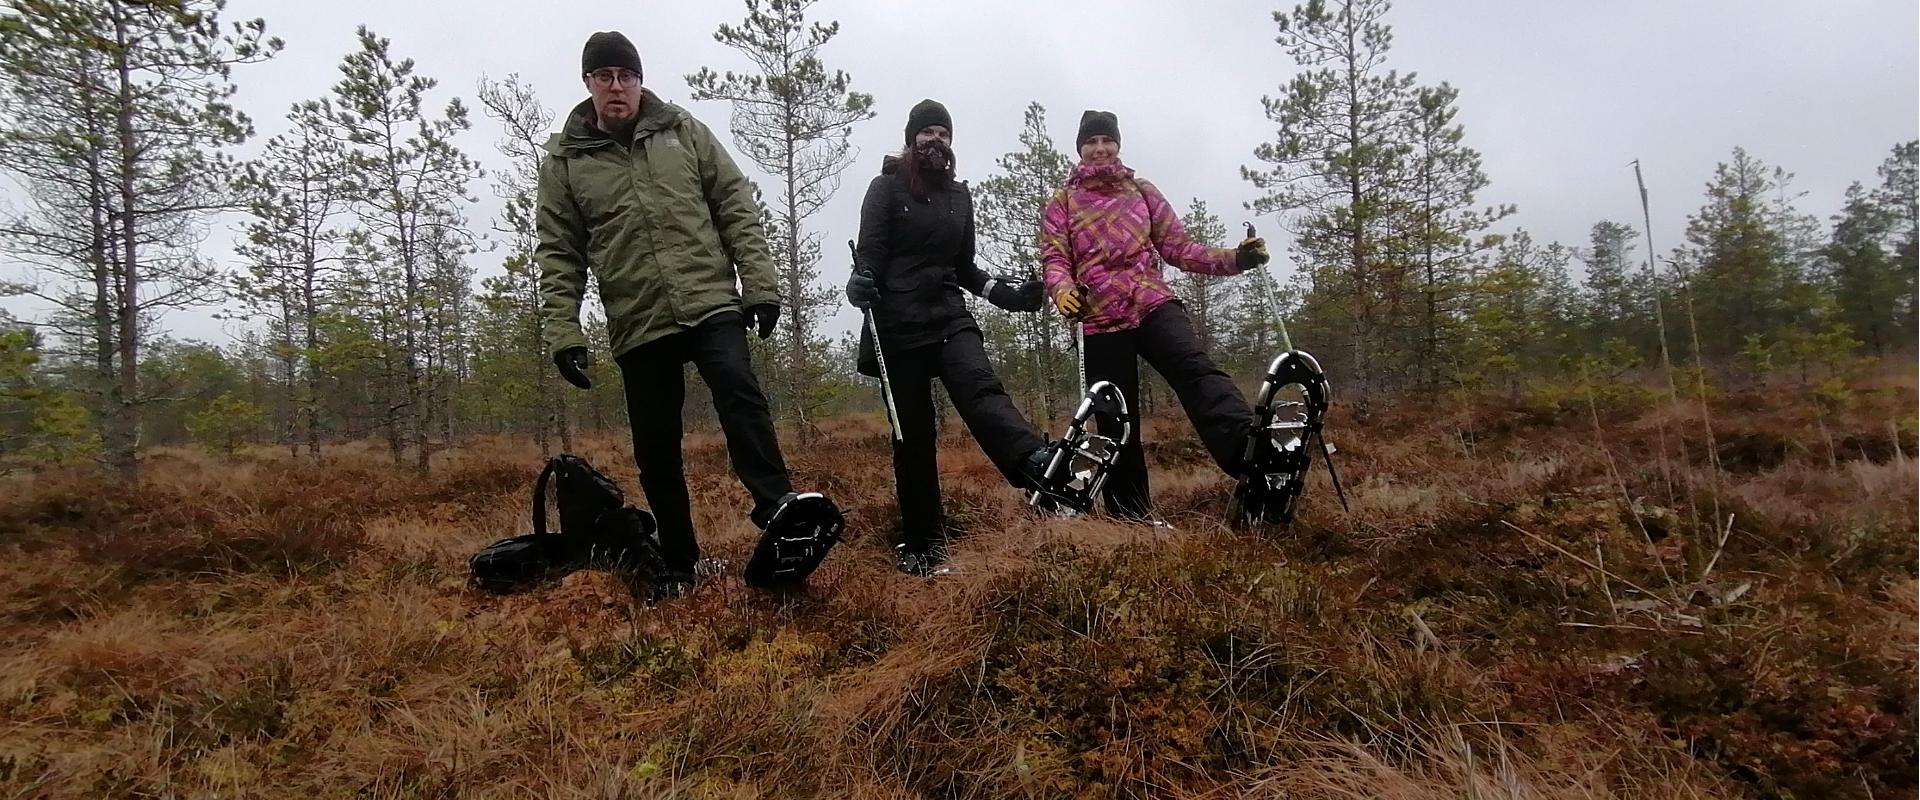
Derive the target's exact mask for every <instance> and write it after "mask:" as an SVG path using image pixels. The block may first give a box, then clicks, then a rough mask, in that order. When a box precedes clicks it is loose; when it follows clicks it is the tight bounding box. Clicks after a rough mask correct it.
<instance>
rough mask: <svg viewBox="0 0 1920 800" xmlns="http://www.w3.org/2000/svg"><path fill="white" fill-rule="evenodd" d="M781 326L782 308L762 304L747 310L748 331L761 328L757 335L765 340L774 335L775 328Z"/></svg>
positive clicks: (770, 304) (771, 304)
mask: <svg viewBox="0 0 1920 800" xmlns="http://www.w3.org/2000/svg"><path fill="white" fill-rule="evenodd" d="M778 324H780V306H778V305H776V304H773V303H761V304H760V305H757V306H754V307H752V308H749V309H747V330H750V331H751V330H754V328H756V327H757V328H759V330H758V331H756V332H757V333H759V334H760V338H762V339H765V338H767V337H769V336H772V335H773V326H775V325H778Z"/></svg>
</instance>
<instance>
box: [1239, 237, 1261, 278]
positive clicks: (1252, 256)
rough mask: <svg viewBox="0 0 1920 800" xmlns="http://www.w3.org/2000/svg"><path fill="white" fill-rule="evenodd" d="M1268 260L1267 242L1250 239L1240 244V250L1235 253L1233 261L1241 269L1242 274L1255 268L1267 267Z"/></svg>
mask: <svg viewBox="0 0 1920 800" xmlns="http://www.w3.org/2000/svg"><path fill="white" fill-rule="evenodd" d="M1267 259H1268V256H1267V240H1265V239H1260V238H1249V239H1247V240H1245V241H1242V242H1241V243H1240V249H1239V250H1237V251H1235V252H1234V259H1233V260H1234V263H1235V264H1236V265H1237V266H1239V267H1240V271H1241V272H1246V271H1247V270H1250V269H1253V268H1255V267H1261V266H1265V265H1266V263H1267Z"/></svg>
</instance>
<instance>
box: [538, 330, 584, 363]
mask: <svg viewBox="0 0 1920 800" xmlns="http://www.w3.org/2000/svg"><path fill="white" fill-rule="evenodd" d="M586 346H587V337H586V334H584V333H582V332H581V331H580V329H579V328H574V329H573V330H570V331H550V332H549V333H548V335H547V355H548V356H557V355H559V354H560V351H562V350H565V349H567V348H569V347H586Z"/></svg>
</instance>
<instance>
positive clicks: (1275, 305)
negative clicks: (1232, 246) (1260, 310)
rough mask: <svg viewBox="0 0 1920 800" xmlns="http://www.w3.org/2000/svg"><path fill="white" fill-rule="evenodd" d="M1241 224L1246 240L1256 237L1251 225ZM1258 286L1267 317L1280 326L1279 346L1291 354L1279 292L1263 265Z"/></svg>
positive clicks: (1248, 223)
mask: <svg viewBox="0 0 1920 800" xmlns="http://www.w3.org/2000/svg"><path fill="white" fill-rule="evenodd" d="M1241 224H1242V225H1245V226H1247V238H1249V239H1251V238H1253V237H1254V236H1256V235H1257V234H1256V233H1255V232H1254V230H1253V223H1251V222H1243V223H1241ZM1260 286H1261V287H1262V288H1263V289H1265V290H1266V291H1264V292H1262V294H1264V295H1266V296H1267V315H1268V316H1271V317H1273V322H1274V324H1276V325H1279V326H1280V344H1281V346H1283V347H1285V348H1287V351H1288V352H1292V351H1293V337H1291V336H1288V335H1287V321H1286V320H1285V319H1283V318H1281V316H1280V293H1279V292H1280V290H1279V289H1278V288H1277V287H1275V286H1274V285H1273V273H1270V272H1268V271H1267V265H1265V264H1261V265H1260Z"/></svg>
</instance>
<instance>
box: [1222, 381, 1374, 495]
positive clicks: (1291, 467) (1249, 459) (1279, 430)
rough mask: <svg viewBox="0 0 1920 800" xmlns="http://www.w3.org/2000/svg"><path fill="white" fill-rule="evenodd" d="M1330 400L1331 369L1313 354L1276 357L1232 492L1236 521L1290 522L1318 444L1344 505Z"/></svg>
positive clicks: (1262, 386)
mask: <svg viewBox="0 0 1920 800" xmlns="http://www.w3.org/2000/svg"><path fill="white" fill-rule="evenodd" d="M1288 389H1292V391H1285V390H1288ZM1296 398H1297V399H1296ZM1330 400H1331V394H1330V389H1329V387H1328V383H1327V374H1326V372H1325V371H1323V370H1322V369H1321V368H1320V362H1319V361H1317V360H1315V359H1314V357H1313V356H1312V355H1311V354H1309V353H1307V352H1306V351H1304V350H1289V351H1287V352H1285V353H1281V354H1280V356H1279V357H1278V358H1275V359H1274V360H1273V364H1272V366H1270V367H1268V368H1267V376H1266V379H1265V380H1264V381H1262V382H1261V384H1260V394H1259V395H1258V397H1257V398H1256V401H1255V403H1254V409H1253V413H1254V428H1253V431H1252V433H1251V435H1249V436H1248V437H1247V444H1246V447H1245V449H1244V450H1242V451H1241V454H1240V464H1241V471H1240V479H1239V482H1238V485H1236V486H1235V487H1234V492H1233V499H1234V509H1235V518H1236V520H1237V521H1238V522H1240V523H1241V524H1246V525H1255V524H1260V523H1269V524H1278V525H1285V524H1288V523H1291V522H1292V521H1293V515H1294V511H1295V509H1296V506H1297V505H1298V503H1299V499H1300V494H1301V493H1302V492H1303V491H1305V490H1306V487H1307V469H1308V468H1309V467H1311V466H1312V465H1313V450H1314V448H1316V447H1317V448H1318V449H1319V450H1320V455H1321V458H1322V459H1323V460H1324V461H1326V464H1327V472H1328V474H1329V475H1331V476H1332V478H1333V489H1334V493H1335V494H1337V495H1338V496H1339V497H1340V506H1341V507H1342V508H1345V507H1346V505H1347V498H1346V492H1345V491H1344V490H1343V489H1341V488H1340V474H1339V473H1338V472H1335V471H1334V468H1333V448H1332V447H1330V446H1329V445H1328V444H1327V440H1326V436H1325V433H1324V427H1325V425H1326V416H1327V409H1328V407H1329V404H1330Z"/></svg>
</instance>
